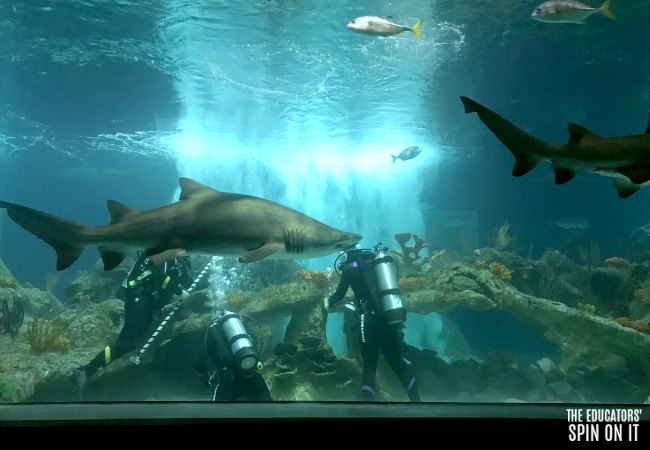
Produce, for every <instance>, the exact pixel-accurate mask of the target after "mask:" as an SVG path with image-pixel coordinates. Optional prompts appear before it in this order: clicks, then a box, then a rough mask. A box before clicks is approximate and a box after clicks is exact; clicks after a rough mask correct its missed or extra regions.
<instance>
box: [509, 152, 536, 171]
mask: <svg viewBox="0 0 650 450" xmlns="http://www.w3.org/2000/svg"><path fill="white" fill-rule="evenodd" d="M513 154H514V152H513ZM537 164H538V161H536V160H534V159H532V158H527V157H526V156H525V155H524V154H523V153H519V154H517V155H515V167H513V169H512V176H514V177H520V176H522V175H526V174H527V173H528V172H530V171H531V170H533V169H534V168H535V166H536V165H537Z"/></svg>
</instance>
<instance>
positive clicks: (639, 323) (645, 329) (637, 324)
mask: <svg viewBox="0 0 650 450" xmlns="http://www.w3.org/2000/svg"><path fill="white" fill-rule="evenodd" d="M614 320H616V322H618V323H619V325H622V326H624V327H627V328H632V329H633V330H636V331H639V332H641V333H650V325H648V322H644V321H643V320H632V319H630V318H629V317H617V318H616V319H614Z"/></svg>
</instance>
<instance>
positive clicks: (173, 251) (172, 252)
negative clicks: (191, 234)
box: [148, 248, 187, 265]
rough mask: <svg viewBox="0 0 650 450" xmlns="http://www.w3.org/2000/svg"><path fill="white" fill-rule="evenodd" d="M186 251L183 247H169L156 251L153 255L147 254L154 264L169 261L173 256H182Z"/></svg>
mask: <svg viewBox="0 0 650 450" xmlns="http://www.w3.org/2000/svg"><path fill="white" fill-rule="evenodd" d="M186 253H187V250H185V249H183V248H170V249H169V250H165V251H163V252H160V253H156V254H154V255H150V256H148V258H149V260H150V261H151V262H152V263H154V264H155V265H158V264H162V263H164V262H165V261H171V260H172V259H174V258H178V257H179V256H183V255H184V254H186Z"/></svg>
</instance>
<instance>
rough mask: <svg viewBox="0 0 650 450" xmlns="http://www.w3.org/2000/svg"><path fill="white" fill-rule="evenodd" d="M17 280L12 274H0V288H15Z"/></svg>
mask: <svg viewBox="0 0 650 450" xmlns="http://www.w3.org/2000/svg"><path fill="white" fill-rule="evenodd" d="M17 286H18V282H17V281H16V279H15V278H14V277H12V276H6V275H5V276H0V288H15V287H17Z"/></svg>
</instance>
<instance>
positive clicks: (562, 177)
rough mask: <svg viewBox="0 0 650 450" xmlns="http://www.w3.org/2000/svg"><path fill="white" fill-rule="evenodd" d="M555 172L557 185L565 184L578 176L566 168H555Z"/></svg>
mask: <svg viewBox="0 0 650 450" xmlns="http://www.w3.org/2000/svg"><path fill="white" fill-rule="evenodd" d="M553 172H555V184H564V183H566V182H567V181H571V180H572V179H573V177H575V176H576V173H575V172H574V171H573V170H570V169H566V168H564V167H553Z"/></svg>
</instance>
